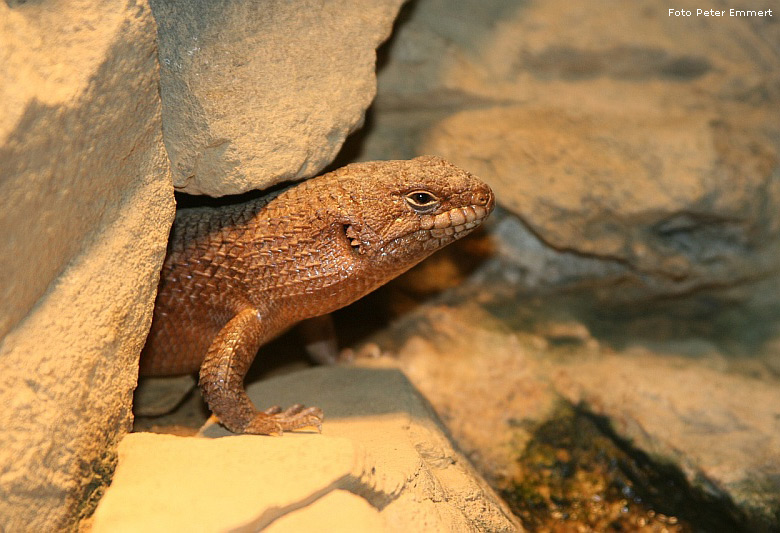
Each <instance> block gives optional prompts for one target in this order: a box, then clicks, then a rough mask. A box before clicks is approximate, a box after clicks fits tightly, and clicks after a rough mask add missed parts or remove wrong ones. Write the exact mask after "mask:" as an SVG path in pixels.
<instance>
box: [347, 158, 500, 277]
mask: <svg viewBox="0 0 780 533" xmlns="http://www.w3.org/2000/svg"><path fill="white" fill-rule="evenodd" d="M350 167H351V168H350ZM346 168H348V169H350V171H349V175H350V176H352V177H354V181H352V180H351V181H352V183H351V184H350V185H349V187H348V188H349V189H351V191H350V194H349V197H350V201H349V202H346V203H345V204H342V209H343V210H344V211H343V213H344V215H346V216H345V219H344V223H343V230H344V236H345V238H346V240H347V242H348V244H349V246H350V247H351V248H352V252H353V255H354V256H355V259H356V261H358V262H359V263H364V262H366V263H368V266H367V268H377V269H378V273H379V274H381V275H388V276H389V277H392V276H395V275H397V274H399V273H401V272H403V271H405V270H407V269H409V268H411V267H412V266H414V265H415V264H417V263H419V262H420V261H422V260H423V259H425V258H426V257H427V256H429V255H430V254H432V253H433V252H435V251H436V250H438V249H439V248H441V247H443V246H446V245H447V244H449V243H451V242H453V241H455V240H457V239H459V238H461V237H463V236H465V235H467V234H468V233H470V232H471V231H472V230H474V229H475V228H476V227H477V226H479V225H480V224H481V223H482V221H483V220H485V218H486V217H487V216H488V215H489V214H490V212H491V211H492V210H493V206H494V197H493V191H491V189H490V187H488V186H487V185H486V184H485V183H483V182H482V181H480V180H479V179H478V178H476V177H475V176H473V175H472V174H470V173H468V172H466V171H464V170H462V169H460V168H458V167H456V166H455V165H452V164H451V163H448V162H447V161H445V160H443V159H441V158H439V157H433V156H423V157H418V158H416V159H412V160H409V161H385V162H374V163H358V164H355V165H350V166H349V167H346ZM368 176H370V178H368ZM361 178H365V179H361ZM388 279H389V278H388Z"/></svg>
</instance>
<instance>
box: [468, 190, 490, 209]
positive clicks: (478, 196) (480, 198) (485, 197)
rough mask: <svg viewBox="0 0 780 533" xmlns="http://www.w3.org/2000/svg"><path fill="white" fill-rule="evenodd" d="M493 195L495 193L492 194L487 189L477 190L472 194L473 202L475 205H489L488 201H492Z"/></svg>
mask: <svg viewBox="0 0 780 533" xmlns="http://www.w3.org/2000/svg"><path fill="white" fill-rule="evenodd" d="M492 196H493V195H492V194H490V193H489V192H487V191H476V192H475V193H474V194H472V196H471V202H472V203H473V204H474V205H479V206H482V207H484V206H486V205H488V203H490V199H491V197H492Z"/></svg>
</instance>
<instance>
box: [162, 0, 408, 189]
mask: <svg viewBox="0 0 780 533" xmlns="http://www.w3.org/2000/svg"><path fill="white" fill-rule="evenodd" d="M401 3H402V0H385V1H382V2H372V1H367V0H339V1H332V2H317V1H310V0H306V1H304V2H295V3H289V2H284V1H280V0H273V1H271V2H264V3H262V4H257V3H253V2H227V1H220V2H212V1H198V2H169V1H166V0H153V1H152V8H153V11H154V14H155V18H156V20H157V24H158V31H159V43H160V65H161V73H160V76H161V91H162V99H163V125H164V135H165V145H166V147H167V149H168V154H169V155H170V158H171V164H172V169H173V176H174V185H175V186H176V187H177V188H178V189H179V190H181V191H184V192H188V193H193V194H209V195H212V196H222V195H225V194H235V193H240V192H245V191H248V190H250V189H263V188H267V187H269V186H271V185H273V184H275V183H278V182H281V181H287V180H293V179H300V178H306V177H311V176H314V175H315V174H317V173H318V172H319V171H320V170H321V169H322V168H323V167H325V166H326V165H327V164H329V163H330V162H331V161H332V160H333V158H334V157H335V155H336V153H337V152H338V150H339V149H340V148H341V145H342V143H343V141H344V139H345V137H346V136H347V134H349V133H350V132H351V131H353V130H354V129H356V128H357V127H358V126H360V125H361V124H362V122H363V113H364V112H365V110H366V108H367V107H368V105H369V104H370V103H371V100H372V99H373V97H374V93H375V91H376V81H375V72H374V67H375V61H376V52H375V50H376V47H377V46H378V45H379V44H380V43H381V42H382V41H384V40H385V39H386V38H387V36H388V35H389V34H390V30H391V28H392V23H393V20H394V18H395V15H396V13H397V11H398V8H399V6H400V5H401Z"/></svg>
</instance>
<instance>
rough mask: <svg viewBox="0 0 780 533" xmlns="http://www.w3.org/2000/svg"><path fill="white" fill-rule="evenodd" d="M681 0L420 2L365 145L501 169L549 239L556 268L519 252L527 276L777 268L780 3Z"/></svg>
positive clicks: (709, 281) (401, 37)
mask: <svg viewBox="0 0 780 533" xmlns="http://www.w3.org/2000/svg"><path fill="white" fill-rule="evenodd" d="M668 7H669V6H667V5H666V4H664V3H663V2H659V1H657V0H647V1H642V2H639V3H634V4H631V5H630V6H629V5H626V6H620V7H618V6H616V5H614V4H609V3H604V2H598V1H589V2H582V3H578V4H577V5H576V6H572V5H570V3H567V2H564V1H558V0H556V1H552V2H537V1H533V2H525V3H522V4H518V3H517V2H513V1H506V2H494V3H491V7H490V8H489V9H486V8H484V5H483V3H481V2H476V1H469V2H463V3H462V5H461V6H460V8H459V10H458V11H457V12H453V10H451V9H450V6H449V5H448V3H447V2H444V1H441V0H420V1H419V2H416V3H414V4H410V5H408V6H407V7H406V8H405V9H404V11H403V12H402V16H401V20H403V23H402V24H400V25H399V27H398V31H397V32H396V34H395V35H394V37H393V42H392V43H391V46H389V47H388V49H387V50H386V53H387V56H388V59H387V62H386V64H385V66H384V68H383V70H381V71H380V74H379V93H378V97H377V101H376V109H375V111H374V114H373V116H372V121H371V124H372V126H373V129H372V131H371V132H369V133H368V134H367V135H366V136H364V137H363V138H362V152H361V153H360V157H361V158H363V157H365V158H366V159H374V158H377V157H411V156H414V155H416V154H419V153H433V154H437V155H442V156H444V157H447V158H449V159H450V160H452V161H454V162H456V163H458V164H460V165H462V166H463V167H464V168H468V169H470V170H471V171H473V172H474V173H475V174H477V175H479V176H481V177H482V178H484V179H485V180H486V181H488V182H489V183H490V184H491V186H493V188H494V190H495V191H496V198H497V200H498V202H499V204H502V205H503V206H505V207H506V208H508V209H509V210H511V211H512V212H513V213H514V214H516V215H517V216H519V217H520V218H521V219H522V222H523V224H524V225H525V226H526V229H525V236H524V241H525V242H524V243H523V244H524V245H525V246H532V247H535V248H540V247H542V248H546V249H547V250H549V251H550V253H548V254H547V256H546V258H545V259H546V261H545V264H546V266H547V267H548V268H547V269H546V271H545V270H539V269H536V270H535V267H538V264H536V265H535V264H533V263H531V262H529V261H528V260H526V259H524V258H522V257H517V256H519V255H522V254H523V252H524V249H522V248H521V249H520V250H518V252H517V253H516V254H515V256H516V257H517V259H518V261H519V264H520V265H521V266H522V267H523V269H524V271H525V272H524V274H523V276H522V277H521V279H520V281H521V282H523V283H525V284H527V285H531V286H537V287H538V286H539V285H544V284H547V285H552V286H561V285H564V286H566V285H572V283H573V282H577V283H579V282H582V281H584V280H588V279H590V280H598V281H603V286H605V287H610V288H607V289H605V290H604V291H603V292H602V293H601V295H602V296H605V297H606V299H607V300H619V301H627V300H630V299H632V298H636V297H637V296H657V295H659V294H663V295H669V294H681V293H687V292H690V291H693V290H697V289H699V288H702V287H706V286H714V285H717V286H724V285H738V284H740V283H742V282H744V281H746V280H755V279H757V278H760V277H763V276H766V275H768V274H769V273H772V272H776V271H777V269H778V267H780V264H779V263H778V261H779V260H778V258H780V240H779V235H780V167H779V166H778V154H780V143H778V138H780V123H779V122H778V120H777V113H776V109H777V107H778V104H780V74H778V73H780V56H779V55H778V53H777V49H776V47H775V48H773V47H772V45H771V44H770V43H772V42H773V41H772V39H773V38H774V37H775V36H776V32H775V31H774V30H773V28H772V24H771V20H772V19H769V18H765V19H758V18H752V19H745V18H737V17H722V18H718V19H712V18H708V19H705V18H704V17H699V18H696V17H693V18H685V17H669V16H668V13H667V11H668ZM694 7H695V6H694ZM534 241H538V242H534ZM594 260H596V261H598V262H599V263H600V265H598V266H597V265H595V264H594ZM594 267H595V268H594ZM556 273H560V275H559V276H557V277H556V276H555V274H556Z"/></svg>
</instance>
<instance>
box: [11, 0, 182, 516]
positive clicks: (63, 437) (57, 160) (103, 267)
mask: <svg viewBox="0 0 780 533" xmlns="http://www.w3.org/2000/svg"><path fill="white" fill-rule="evenodd" d="M0 21H2V22H1V23H0V42H2V45H0V197H2V198H3V207H2V209H0V250H2V253H0V272H2V274H0V405H2V406H3V408H2V409H0V427H2V431H0V495H1V496H0V530H3V531H62V530H70V529H72V528H73V527H74V524H75V522H76V521H77V520H78V519H79V518H80V517H83V516H84V515H87V514H89V513H90V511H91V510H92V509H93V508H94V505H95V504H96V500H97V498H98V496H99V494H100V490H101V488H102V487H103V486H104V485H105V484H107V483H108V482H109V480H110V474H111V471H112V469H113V465H114V464H115V449H116V444H117V441H118V439H119V438H121V436H122V435H123V434H124V433H125V432H126V431H127V430H128V428H129V425H130V421H131V414H130V407H131V402H132V391H133V388H134V387H135V383H136V377H137V374H138V354H139V351H140V349H141V346H142V345H143V342H144V338H145V336H146V333H147V331H148V328H149V324H150V321H151V312H152V305H153V301H154V294H155V290H156V287H157V282H158V279H159V277H158V276H159V269H160V265H161V264H162V259H163V256H164V255H165V243H166V239H167V234H168V230H169V228H170V224H171V222H172V220H173V211H174V201H173V194H172V188H171V182H170V169H169V166H168V160H167V157H166V155H165V150H164V146H163V142H162V133H161V119H160V101H159V96H158V75H157V61H156V55H155V42H154V20H153V18H152V15H151V13H150V11H149V8H148V6H147V5H146V4H145V3H144V2H133V1H130V2H104V3H94V2H86V1H76V2H65V3H50V2H29V3H19V4H17V5H15V6H14V7H9V6H8V4H7V3H5V2H0Z"/></svg>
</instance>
